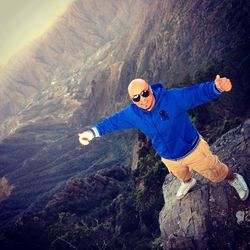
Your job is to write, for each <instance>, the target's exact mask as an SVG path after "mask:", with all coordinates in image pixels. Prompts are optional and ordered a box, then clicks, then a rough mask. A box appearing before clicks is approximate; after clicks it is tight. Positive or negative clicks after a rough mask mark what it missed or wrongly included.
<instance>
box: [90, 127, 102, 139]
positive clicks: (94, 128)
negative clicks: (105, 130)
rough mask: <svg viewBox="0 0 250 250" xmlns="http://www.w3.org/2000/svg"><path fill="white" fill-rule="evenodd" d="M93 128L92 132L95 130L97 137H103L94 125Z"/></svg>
mask: <svg viewBox="0 0 250 250" xmlns="http://www.w3.org/2000/svg"><path fill="white" fill-rule="evenodd" d="M91 130H92V132H94V136H95V137H101V135H100V133H99V131H98V129H97V128H96V127H92V128H91Z"/></svg>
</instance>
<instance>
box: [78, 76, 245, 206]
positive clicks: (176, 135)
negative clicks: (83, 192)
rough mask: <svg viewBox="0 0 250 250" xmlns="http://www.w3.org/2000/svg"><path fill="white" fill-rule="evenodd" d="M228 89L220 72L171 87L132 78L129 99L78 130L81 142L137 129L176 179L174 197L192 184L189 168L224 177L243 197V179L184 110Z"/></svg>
mask: <svg viewBox="0 0 250 250" xmlns="http://www.w3.org/2000/svg"><path fill="white" fill-rule="evenodd" d="M231 88H232V84H231V81H230V80H229V79H227V78H225V77H223V78H221V77H220V76H219V75H217V76H216V78H215V80H214V81H212V82H206V83H201V84H198V85H195V86H192V87H186V88H176V89H170V90H167V89H165V88H164V87H163V86H162V84H159V83H157V84H153V85H151V86H150V85H149V84H148V83H147V82H146V81H145V80H143V79H134V80H133V81H132V82H130V84H129V86H128V93H129V96H130V99H131V100H132V102H133V103H131V104H130V105H129V106H127V107H126V108H124V109H123V110H121V111H120V112H118V113H115V114H113V115H111V116H109V117H107V118H106V119H104V120H103V121H101V122H100V123H97V124H96V125H95V126H94V127H92V128H91V129H89V130H88V131H85V132H83V133H80V134H79V141H80V143H81V144H83V145H87V144H89V142H90V141H91V140H92V139H93V138H94V137H100V136H103V135H106V134H108V133H111V132H114V131H117V130H121V129H128V128H139V129H140V130H141V131H142V132H143V133H144V134H146V135H147V136H148V137H150V138H151V139H152V145H153V147H154V148H155V150H156V151H157V152H158V154H159V155H160V156H161V159H162V162H163V163H164V164H165V165H166V167H167V168H168V170H169V172H170V173H172V174H173V175H174V176H176V177H177V178H179V179H180V181H181V185H180V188H179V189H178V191H177V194H176V197H177V199H181V198H183V197H184V196H185V195H186V194H187V193H188V191H189V190H190V189H191V188H192V187H193V186H194V185H195V184H196V180H195V179H194V178H193V177H192V172H193V171H196V172H198V173H199V174H200V175H202V176H204V177H205V178H207V179H209V180H211V181H212V182H216V183H217V182H221V181H223V180H224V179H226V180H227V181H228V183H229V184H230V185H231V186H232V187H234V188H235V190H236V192H237V193H238V195H239V197H240V199H241V200H243V201H244V200H246V199H247V197H248V194H249V189H248V187H247V184H246V182H245V180H244V179H243V177H242V176H241V175H240V174H237V173H232V171H231V170H230V169H229V168H228V167H227V166H226V165H225V164H223V163H222V162H220V161H219V159H218V157H217V156H216V155H213V154H212V152H211V151H210V148H209V146H208V144H207V142H206V141H205V140H204V139H203V138H202V137H201V135H200V134H199V133H198V132H197V130H196V128H195V126H194V125H193V124H192V123H191V121H190V119H189V116H188V113H187V110H189V109H191V108H193V107H195V106H197V105H200V104H202V103H205V102H207V101H211V100H214V99H216V98H218V97H219V96H220V95H221V93H222V92H224V91H226V92H228V91H230V90H231Z"/></svg>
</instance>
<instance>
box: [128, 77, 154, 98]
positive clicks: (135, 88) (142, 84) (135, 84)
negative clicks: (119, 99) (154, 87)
mask: <svg viewBox="0 0 250 250" xmlns="http://www.w3.org/2000/svg"><path fill="white" fill-rule="evenodd" d="M148 88H149V84H148V83H147V82H146V81H145V80H143V79H140V78H138V79H134V80H133V81H131V82H130V84H129V85H128V94H129V96H130V97H133V96H134V95H139V94H140V93H141V92H142V91H143V90H145V89H148Z"/></svg>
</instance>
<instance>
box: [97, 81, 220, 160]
mask: <svg viewBox="0 0 250 250" xmlns="http://www.w3.org/2000/svg"><path fill="white" fill-rule="evenodd" d="M151 88H152V90H153V94H154V96H155V100H156V101H155V105H154V107H153V109H152V110H150V111H147V110H144V109H142V108H139V107H138V106H136V105H135V104H134V103H131V104H130V105H129V106H127V107H126V108H124V109H122V110H121V111H120V112H117V113H115V114H113V115H111V116H109V117H107V118H106V119H104V120H103V121H101V122H100V123H97V124H96V125H95V127H94V128H93V130H94V132H95V134H96V136H103V135H106V134H108V133H111V132H114V131H118V130H122V129H128V128H138V129H140V130H141V131H142V132H143V133H144V134H145V135H147V136H148V137H150V138H151V140H152V145H153V147H154V149H155V150H156V151H157V153H158V154H159V155H160V156H161V157H163V158H165V159H170V160H178V159H181V158H183V157H185V156H186V155H188V154H189V153H191V152H192V151H193V150H194V149H195V148H196V146H197V145H198V143H199V141H200V136H199V134H198V132H197V130H196V128H195V126H194V125H193V124H192V123H191V121H190V119H189V116H188V113H187V111H188V110H189V109H191V108H193V107H195V106H197V105H200V104H202V103H205V102H207V101H210V100H214V99H216V98H218V97H219V96H220V94H221V92H220V91H219V90H218V89H217V88H216V86H215V84H214V82H206V83H201V84H197V85H194V86H191V87H185V88H173V89H170V90H167V89H166V88H164V86H163V85H162V84H160V83H156V84H152V85H151Z"/></svg>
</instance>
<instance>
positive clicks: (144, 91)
mask: <svg viewBox="0 0 250 250" xmlns="http://www.w3.org/2000/svg"><path fill="white" fill-rule="evenodd" d="M149 94H150V92H149V90H148V89H146V90H143V91H142V92H141V93H140V94H139V95H134V96H133V97H132V100H133V101H134V102H139V101H140V100H141V96H142V97H148V96H149Z"/></svg>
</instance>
